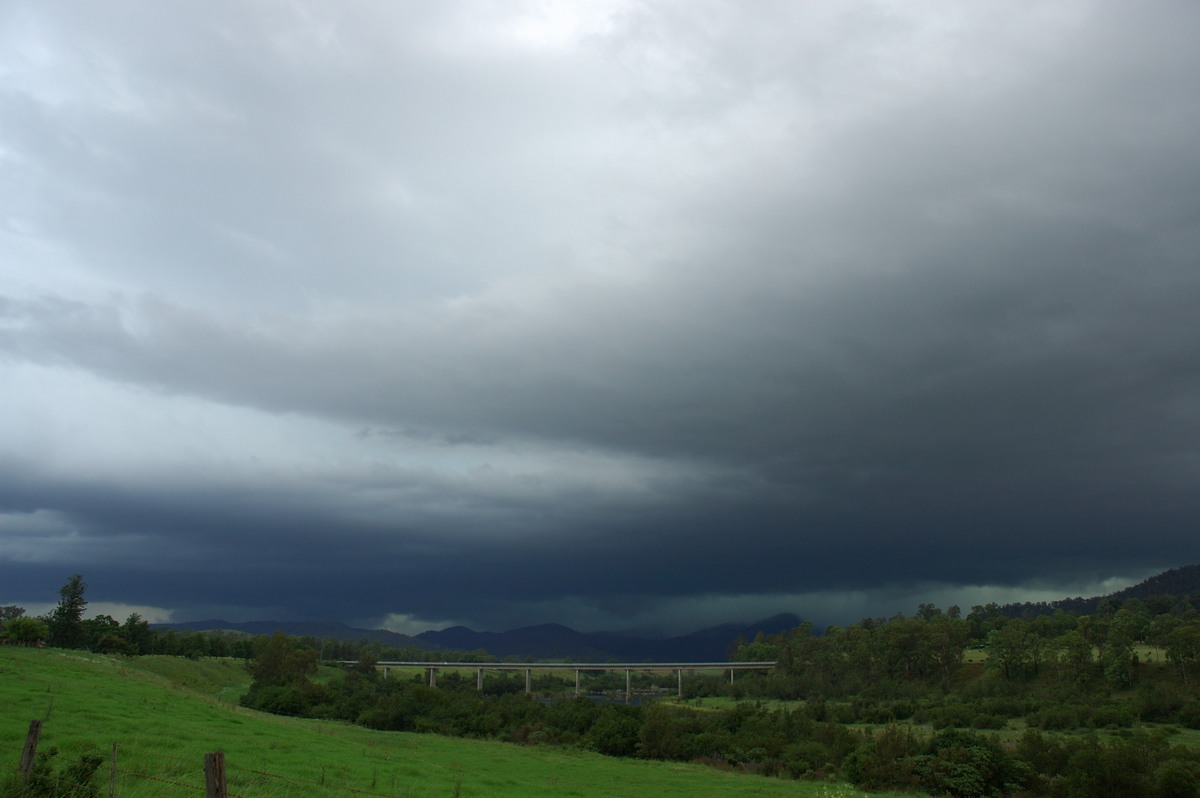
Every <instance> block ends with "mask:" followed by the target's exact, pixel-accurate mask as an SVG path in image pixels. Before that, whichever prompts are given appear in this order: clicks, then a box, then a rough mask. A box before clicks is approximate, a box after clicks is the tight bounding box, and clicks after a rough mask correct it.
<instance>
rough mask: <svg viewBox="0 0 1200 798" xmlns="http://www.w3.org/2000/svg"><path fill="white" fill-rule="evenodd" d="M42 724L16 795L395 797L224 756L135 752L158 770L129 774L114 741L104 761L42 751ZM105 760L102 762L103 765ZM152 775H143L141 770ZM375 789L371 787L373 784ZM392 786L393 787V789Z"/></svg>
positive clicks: (33, 734) (24, 760)
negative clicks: (55, 765)
mask: <svg viewBox="0 0 1200 798" xmlns="http://www.w3.org/2000/svg"><path fill="white" fill-rule="evenodd" d="M41 731H42V721H41V720H36V719H35V720H33V721H31V722H30V725H29V733H28V735H27V736H26V739H25V744H24V746H23V748H22V750H21V756H20V762H19V764H18V767H17V773H16V785H17V787H18V790H17V792H16V793H15V794H16V795H31V796H32V795H54V796H70V797H71V798H75V797H76V796H80V797H82V796H105V795H107V796H108V798H122V797H123V796H140V795H154V796H181V797H187V796H199V795H203V796H204V798H275V797H276V796H283V795H289V796H290V795H296V796H300V795H320V794H322V793H325V794H337V795H360V796H367V798H395V796H396V795H397V793H395V792H387V793H382V792H375V791H373V790H365V789H361V788H356V787H352V786H350V785H347V784H333V783H330V781H329V780H328V779H326V778H325V777H324V775H323V776H322V779H321V781H314V780H309V779H303V778H298V777H296V776H291V775H284V774H280V773H272V772H270V771H266V770H262V769H259V768H253V767H239V766H238V765H236V764H232V763H229V762H227V761H226V755H225V752H224V751H212V752H208V753H206V754H204V757H203V761H198V760H197V759H196V758H194V757H193V758H184V757H174V756H167V755H164V754H158V753H153V752H149V751H140V752H139V753H138V755H137V760H138V762H139V763H141V764H142V765H145V764H147V763H152V762H153V761H155V760H157V761H158V762H160V763H161V766H160V767H142V769H141V770H134V769H131V768H129V767H126V766H125V765H123V764H122V761H121V757H120V751H121V748H120V746H119V745H118V743H116V742H113V743H112V744H111V748H110V749H109V751H108V754H107V756H105V755H104V754H103V753H101V751H100V749H98V748H96V747H95V746H94V745H84V744H80V745H77V746H76V747H74V748H71V749H67V750H65V751H62V750H59V749H58V748H57V747H51V748H49V749H48V750H44V751H42V757H41V758H39V757H38V748H39V745H40V744H41V742H42V741H41ZM55 759H58V760H59V761H60V762H61V763H62V764H63V766H62V767H61V768H60V769H58V770H57V771H56V770H54V769H53V768H52V767H50V762H51V761H52V760H55ZM105 760H107V762H106V761H105ZM147 770H148V771H153V772H143V771H147ZM373 786H374V785H373ZM393 786H395V785H393Z"/></svg>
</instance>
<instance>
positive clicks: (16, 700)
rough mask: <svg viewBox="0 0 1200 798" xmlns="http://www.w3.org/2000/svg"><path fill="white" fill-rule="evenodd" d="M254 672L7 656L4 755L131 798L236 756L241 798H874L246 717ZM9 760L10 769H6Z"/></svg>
mask: <svg viewBox="0 0 1200 798" xmlns="http://www.w3.org/2000/svg"><path fill="white" fill-rule="evenodd" d="M247 686H248V677H247V674H246V672H245V670H244V669H243V668H242V667H241V665H240V663H237V662H234V661H232V660H219V659H213V660H201V661H198V662H193V661H190V660H186V659H178V658H171V657H141V658H128V659H126V658H119V657H106V656H100V655H93V654H83V653H77V652H66V651H58V650H53V649H43V650H38V649H24V648H15V647H0V742H2V744H3V745H4V746H5V747H6V750H7V752H8V753H7V760H8V762H9V763H10V764H7V765H4V767H5V768H6V769H7V771H6V775H7V773H11V772H12V771H15V769H16V765H17V762H18V759H19V756H20V751H21V746H22V744H23V742H24V740H25V735H26V732H27V731H28V728H29V721H30V720H31V719H34V718H41V719H43V721H44V722H43V727H42V738H41V743H40V748H39V750H42V751H45V750H48V749H49V748H51V747H54V748H57V749H58V750H59V752H60V754H59V756H58V757H57V758H58V759H59V760H62V761H67V760H70V759H71V758H74V757H78V756H79V754H80V753H82V752H83V751H85V750H88V749H91V750H96V751H98V752H100V753H102V754H103V755H104V760H105V764H104V765H102V766H101V768H100V771H99V773H98V776H97V779H98V781H100V782H102V783H103V785H104V788H103V789H102V790H101V792H102V794H107V793H106V789H107V784H108V778H109V772H110V766H109V764H108V762H109V757H110V755H111V752H112V745H113V743H116V744H117V752H116V760H117V765H116V794H117V795H118V796H122V798H148V797H149V796H197V795H202V794H203V792H204V776H203V758H204V754H205V753H207V752H210V751H216V750H223V751H224V752H225V755H226V767H227V772H228V778H229V790H230V793H231V795H236V796H243V798H262V797H265V796H271V797H272V798H275V797H278V796H295V797H296V798H300V796H305V797H306V798H323V797H324V796H344V795H368V796H369V795H381V796H412V797H414V798H424V796H445V797H446V798H453V797H455V796H478V797H479V798H483V797H484V796H487V797H488V798H505V796H512V797H513V798H518V797H522V798H524V797H526V796H542V795H545V796H551V795H553V796H581V797H582V798H591V797H593V796H594V797H595V798H601V797H603V798H610V797H611V796H654V797H655V798H670V797H671V796H680V798H683V796H689V797H691V796H734V798H737V797H739V796H763V798H771V797H773V796H789V798H843V796H845V797H846V798H849V796H860V795H865V793H861V792H859V791H857V790H854V789H853V788H850V787H848V786H846V785H836V784H818V783H809V782H793V781H782V780H777V779H768V778H763V777H761V776H752V775H742V774H736V773H727V772H722V771H718V770H715V769H712V768H707V767H702V766H698V765H689V764H680V763H668V762H652V761H638V760H622V759H614V758H609V757H603V756H600V755H598V754H592V753H589V752H584V751H578V750H573V749H560V748H549V747H528V748H527V747H522V746H516V745H510V744H505V743H496V742H485V741H477V740H456V739H448V738H443V737H437V736H434V735H421V734H407V733H401V732H376V731H370V730H367V729H362V728H358V727H355V726H350V725H345V724H338V723H329V722H322V721H313V720H301V719H295V718H283V717H278V716H274V715H265V714H262V713H257V712H252V711H249V710H245V709H241V708H238V707H237V706H236V705H235V703H234V702H235V701H236V699H237V696H238V695H240V694H241V693H242V692H244V690H245V689H246V687H247ZM0 756H3V755H0Z"/></svg>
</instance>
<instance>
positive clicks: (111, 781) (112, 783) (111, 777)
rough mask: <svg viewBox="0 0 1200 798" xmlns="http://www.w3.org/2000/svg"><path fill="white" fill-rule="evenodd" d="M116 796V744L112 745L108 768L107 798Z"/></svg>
mask: <svg viewBox="0 0 1200 798" xmlns="http://www.w3.org/2000/svg"><path fill="white" fill-rule="evenodd" d="M116 795H117V744H116V743H115V742H114V743H113V750H112V760H111V762H110V764H109V768H108V798H116Z"/></svg>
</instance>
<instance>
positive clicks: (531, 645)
mask: <svg viewBox="0 0 1200 798" xmlns="http://www.w3.org/2000/svg"><path fill="white" fill-rule="evenodd" d="M800 623H801V621H800V618H799V617H798V616H796V615H791V614H784V615H776V616H773V617H771V618H766V619H764V620H762V621H758V622H756V623H752V624H722V625H721V626H712V627H709V628H707V629H701V630H699V631H696V632H692V633H690V634H686V635H681V636H679V637H668V638H646V637H635V636H630V635H627V634H623V633H619V632H591V633H585V632H577V631H575V630H574V629H570V628H568V627H566V626H562V625H560V624H543V625H540V626H526V627H522V628H520V629H512V630H510V631H507V632H476V631H474V630H472V629H468V628H467V627H465V626H452V627H450V628H448V629H442V630H440V631H430V632H422V633H421V634H419V635H417V638H418V639H419V640H422V641H424V642H426V643H429V644H431V645H433V646H434V647H436V648H439V649H453V650H458V651H474V650H476V649H484V650H486V651H487V652H488V653H489V654H492V655H494V656H497V657H517V658H529V659H573V660H576V661H578V662H606V661H608V660H621V661H626V662H646V661H653V662H719V661H724V660H725V659H726V658H727V657H728V656H729V647H730V644H731V643H733V641H734V640H735V639H737V638H738V637H739V636H741V637H745V638H746V639H747V640H752V639H754V637H755V635H757V634H758V633H759V632H762V633H763V634H768V635H771V634H778V633H780V632H784V631H787V630H789V629H793V628H795V627H796V626H799V625H800Z"/></svg>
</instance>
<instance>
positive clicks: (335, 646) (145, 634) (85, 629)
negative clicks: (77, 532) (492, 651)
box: [0, 574, 495, 662]
mask: <svg viewBox="0 0 1200 798" xmlns="http://www.w3.org/2000/svg"><path fill="white" fill-rule="evenodd" d="M86 593H87V583H86V582H84V580H83V575H82V574H73V575H72V576H71V577H70V578H69V579H68V580H67V582H66V583H65V584H64V585H63V586H62V587H61V588H60V589H59V601H58V604H57V605H56V606H55V607H54V609H53V610H51V611H50V612H49V613H47V614H46V615H44V616H41V617H34V616H30V615H27V614H26V612H25V608H24V607H19V606H16V605H8V606H0V643H4V644H10V645H20V646H43V645H45V646H50V647H52V648H70V649H77V650H84V651H94V652H96V653H100V654H126V655H130V656H136V655H140V654H161V655H167V656H182V657H190V658H192V659H198V658H200V657H234V658H237V659H251V658H253V657H254V651H255V645H256V638H255V637H254V636H251V635H246V634H244V633H241V632H233V631H205V632H196V631H184V632H179V631H177V630H175V629H152V628H151V627H150V623H149V622H148V621H147V620H146V619H144V618H143V617H142V616H141V615H140V614H138V613H136V612H135V613H130V615H129V616H128V617H127V618H126V619H125V620H124V622H121V621H118V620H116V619H115V618H113V617H112V616H111V615H99V614H98V615H95V616H94V617H92V618H85V617H84V614H85V612H86V610H87V605H88V600H87V596H86ZM298 640H299V641H300V642H301V644H302V645H304V646H307V647H310V648H314V649H315V650H316V651H318V652H319V655H320V658H321V659H325V660H358V659H371V658H374V659H376V660H381V659H390V660H408V661H422V660H443V659H446V658H447V656H453V657H454V658H455V660H456V661H458V662H484V661H489V660H490V661H494V659H495V658H494V657H490V656H488V655H487V653H486V652H482V651H473V652H450V653H447V652H444V651H427V650H425V649H417V648H402V649H400V648H394V647H390V646H385V645H383V644H381V643H376V642H371V641H367V640H359V641H346V640H335V639H323V638H316V637H302V638H298Z"/></svg>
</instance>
